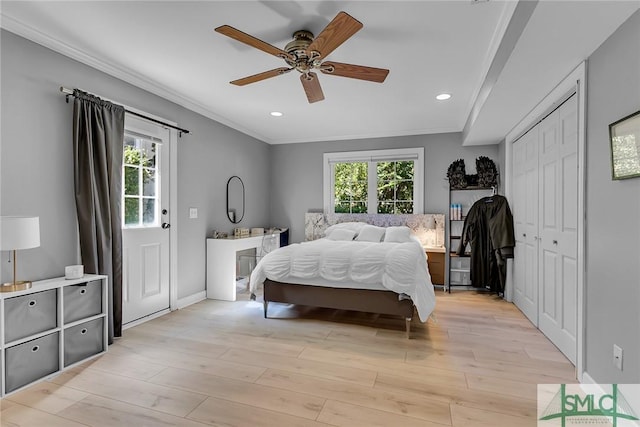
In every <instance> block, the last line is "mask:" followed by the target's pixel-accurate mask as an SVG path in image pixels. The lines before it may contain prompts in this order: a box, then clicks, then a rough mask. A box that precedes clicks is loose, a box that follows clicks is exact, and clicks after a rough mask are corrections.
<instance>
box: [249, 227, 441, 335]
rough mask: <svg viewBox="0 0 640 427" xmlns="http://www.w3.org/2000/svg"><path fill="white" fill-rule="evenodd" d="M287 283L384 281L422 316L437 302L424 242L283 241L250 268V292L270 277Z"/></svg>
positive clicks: (253, 291)
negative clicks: (407, 299)
mask: <svg viewBox="0 0 640 427" xmlns="http://www.w3.org/2000/svg"><path fill="white" fill-rule="evenodd" d="M267 278H268V279H271V280H274V281H279V282H285V283H298V282H296V280H295V279H301V281H304V282H307V283H308V282H309V280H310V279H311V280H313V279H314V278H319V279H324V280H330V281H335V282H340V281H346V282H351V283H363V284H375V283H378V284H382V286H384V287H385V288H387V289H389V290H391V291H394V292H397V293H398V294H405V295H408V296H409V297H411V299H412V300H413V303H414V305H415V306H416V308H417V310H418V315H419V317H420V320H421V321H422V322H426V321H427V319H428V318H429V315H430V314H431V312H432V311H433V309H434V307H435V293H434V291H433V284H432V283H431V277H430V276H429V271H428V269H427V261H426V257H425V253H424V250H423V249H422V246H421V245H420V243H418V242H417V241H411V242H407V243H371V242H357V241H333V240H329V239H319V240H314V241H312V242H304V243H297V244H292V245H289V246H285V247H283V248H280V249H277V250H275V251H273V252H270V253H268V254H267V255H265V256H264V258H262V259H261V260H260V262H259V263H258V265H257V266H256V268H255V269H254V270H253V273H252V274H251V279H250V283H251V292H252V293H255V290H256V288H257V287H258V286H259V285H262V284H263V283H264V281H265V280H266V279H267Z"/></svg>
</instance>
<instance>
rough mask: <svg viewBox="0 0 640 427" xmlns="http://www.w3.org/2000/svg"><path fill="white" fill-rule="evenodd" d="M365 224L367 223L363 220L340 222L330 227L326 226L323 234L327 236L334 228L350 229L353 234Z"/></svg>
mask: <svg viewBox="0 0 640 427" xmlns="http://www.w3.org/2000/svg"><path fill="white" fill-rule="evenodd" d="M365 225H367V224H365V223H364V222H341V223H339V224H334V225H332V226H330V227H327V229H326V230H324V235H325V237H328V236H329V234H331V233H333V232H334V231H335V230H350V231H353V232H354V233H355V234H358V232H360V230H361V229H362V227H364V226H365Z"/></svg>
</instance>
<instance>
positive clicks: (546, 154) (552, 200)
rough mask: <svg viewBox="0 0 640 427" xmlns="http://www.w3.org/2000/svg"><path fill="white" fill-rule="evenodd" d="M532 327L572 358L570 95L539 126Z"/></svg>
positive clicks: (573, 114)
mask: <svg viewBox="0 0 640 427" xmlns="http://www.w3.org/2000/svg"><path fill="white" fill-rule="evenodd" d="M539 127H540V141H539V148H540V152H539V164H540V180H539V182H540V186H539V223H540V224H539V229H540V239H539V248H540V249H539V263H540V287H539V291H540V294H539V298H540V300H539V301H540V304H539V314H538V327H539V328H540V330H541V331H542V332H543V333H544V334H545V335H547V336H548V337H549V339H550V340H551V341H552V342H553V343H554V344H555V345H556V346H557V347H558V348H559V349H560V350H561V351H562V352H563V353H564V354H565V355H566V356H567V358H569V360H571V361H572V362H573V363H575V360H576V350H577V349H576V324H577V220H578V218H577V207H578V206H577V205H578V203H577V201H578V200H577V192H578V182H577V178H578V173H577V149H578V144H577V141H578V139H577V102H576V97H575V96H574V97H572V98H571V99H569V100H568V101H567V102H565V103H564V104H563V105H562V106H561V107H560V108H558V109H557V110H556V111H554V112H553V113H552V114H551V115H550V116H548V117H547V118H545V119H544V120H543V121H542V122H541V123H540V125H539Z"/></svg>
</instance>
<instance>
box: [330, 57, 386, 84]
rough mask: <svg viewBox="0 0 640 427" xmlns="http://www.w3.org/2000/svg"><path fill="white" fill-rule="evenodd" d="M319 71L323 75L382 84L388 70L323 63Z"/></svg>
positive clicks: (338, 63) (339, 63)
mask: <svg viewBox="0 0 640 427" xmlns="http://www.w3.org/2000/svg"><path fill="white" fill-rule="evenodd" d="M321 67H322V68H320V71H322V72H323V73H324V74H329V75H334V76H341V77H350V78H352V79H359V80H368V81H370V82H376V83H382V82H384V79H386V78H387V74H389V70H386V69H384V68H374V67H365V66H363V65H353V64H343V63H341V62H323V63H322V65H321Z"/></svg>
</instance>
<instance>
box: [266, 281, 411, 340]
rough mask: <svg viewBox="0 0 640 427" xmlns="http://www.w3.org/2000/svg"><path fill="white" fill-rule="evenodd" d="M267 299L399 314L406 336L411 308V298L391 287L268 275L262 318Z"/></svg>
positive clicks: (409, 329) (409, 323) (267, 303)
mask: <svg viewBox="0 0 640 427" xmlns="http://www.w3.org/2000/svg"><path fill="white" fill-rule="evenodd" d="M269 302H281V303H287V304H299V305H307V306H312V307H322V308H333V309H337V310H354V311H363V312H367V313H377V314H388V315H396V316H402V317H404V318H405V329H406V335H407V338H409V333H410V331H411V319H412V318H413V312H414V306H413V301H411V300H410V299H402V300H401V299H399V298H398V294H397V293H395V292H393V291H383V290H371V289H350V288H329V287H325V286H313V285H296V284H292V283H282V282H275V281H272V280H269V279H267V280H265V282H264V317H265V318H267V307H268V305H269Z"/></svg>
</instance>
